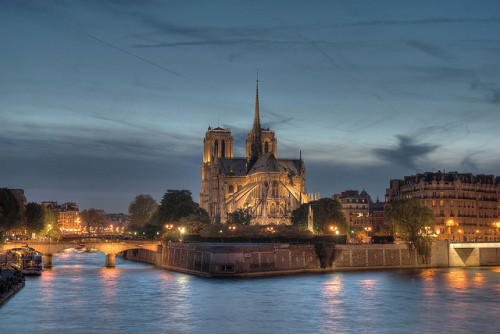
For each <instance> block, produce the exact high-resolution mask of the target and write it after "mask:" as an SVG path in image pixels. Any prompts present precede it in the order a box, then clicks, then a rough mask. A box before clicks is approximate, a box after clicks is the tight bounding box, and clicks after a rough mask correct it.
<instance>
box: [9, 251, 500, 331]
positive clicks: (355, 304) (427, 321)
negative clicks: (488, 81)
mask: <svg viewBox="0 0 500 334" xmlns="http://www.w3.org/2000/svg"><path fill="white" fill-rule="evenodd" d="M104 260H105V259H104V254H102V253H93V254H88V253H63V254H59V255H57V256H55V257H54V268H53V269H51V270H48V271H45V272H44V273H43V275H42V277H39V278H28V279H27V282H26V287H25V288H24V289H22V290H21V291H20V292H19V293H18V294H17V295H16V296H15V297H14V298H13V299H11V300H10V301H9V302H7V303H6V304H5V305H4V306H3V307H2V308H0V319H2V320H3V319H8V321H2V329H1V332H2V333H3V332H5V333H25V332H28V331H31V332H36V333H98V332H99V333H100V332H104V333H118V332H119V333H143V332H163V333H167V332H168V333H221V332H227V333H309V332H315V333H333V332H341V333H350V332H370V333H373V332H382V333H401V332H406V333H417V332H418V333H438V332H442V331H443V330H444V328H446V331H448V332H456V333H467V332H497V330H498V328H499V326H500V320H498V316H497V304H498V299H499V297H500V268H498V267H496V268H467V269H465V268H446V269H424V270H399V271H379V272H343V273H329V274H323V275H302V276H289V277H286V276H282V277H273V278H261V279H205V278H200V277H195V276H190V275H185V274H180V273H175V272H169V271H165V270H158V269H155V268H153V267H152V266H149V265H146V264H141V263H137V262H130V261H125V260H123V259H120V258H117V259H116V265H117V267H116V268H114V269H109V268H104Z"/></svg>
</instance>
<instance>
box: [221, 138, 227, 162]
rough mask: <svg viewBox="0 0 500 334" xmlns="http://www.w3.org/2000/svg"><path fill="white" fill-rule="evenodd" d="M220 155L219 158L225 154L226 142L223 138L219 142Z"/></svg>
mask: <svg viewBox="0 0 500 334" xmlns="http://www.w3.org/2000/svg"><path fill="white" fill-rule="evenodd" d="M220 156H221V158H224V157H225V156H226V142H225V141H224V139H223V140H222V141H221V142H220Z"/></svg>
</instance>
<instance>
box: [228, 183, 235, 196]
mask: <svg viewBox="0 0 500 334" xmlns="http://www.w3.org/2000/svg"><path fill="white" fill-rule="evenodd" d="M229 193H230V194H232V193H234V186H233V185H232V184H231V185H229Z"/></svg>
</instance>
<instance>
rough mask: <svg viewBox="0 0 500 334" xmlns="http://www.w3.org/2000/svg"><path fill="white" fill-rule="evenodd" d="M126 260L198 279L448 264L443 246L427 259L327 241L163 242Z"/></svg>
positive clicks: (397, 247) (388, 247)
mask: <svg viewBox="0 0 500 334" xmlns="http://www.w3.org/2000/svg"><path fill="white" fill-rule="evenodd" d="M123 257H124V258H125V259H127V260H132V261H139V262H145V263H150V264H154V265H156V266H158V267H161V268H164V269H167V270H172V271H178V272H184V273H189V274H194V275H198V276H204V277H257V276H270V275H291V274H299V273H321V272H332V271H357V270H381V269H407V268H439V267H448V266H449V244H448V242H446V241H438V242H435V243H434V244H433V245H432V249H431V253H430V256H429V257H428V258H423V257H421V256H419V255H418V254H417V253H416V252H415V251H414V250H410V249H408V247H407V245H406V244H366V245H334V244H329V243H321V244H317V245H313V244H280V243H274V244H273V243H260V244H257V243H172V242H171V243H168V244H166V245H163V246H162V247H159V249H158V252H157V253H155V252H151V251H148V250H143V249H137V250H131V251H127V252H125V253H124V256H123Z"/></svg>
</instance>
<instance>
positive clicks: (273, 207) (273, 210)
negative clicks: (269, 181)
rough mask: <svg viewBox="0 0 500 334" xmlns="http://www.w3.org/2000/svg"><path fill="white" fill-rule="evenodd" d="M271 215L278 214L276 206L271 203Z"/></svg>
mask: <svg viewBox="0 0 500 334" xmlns="http://www.w3.org/2000/svg"><path fill="white" fill-rule="evenodd" d="M269 214H271V215H275V214H276V204H274V203H271V205H270V207H269Z"/></svg>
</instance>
